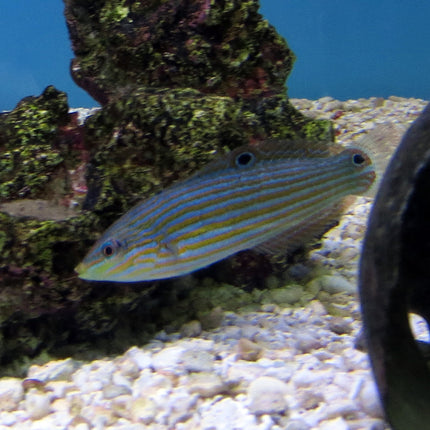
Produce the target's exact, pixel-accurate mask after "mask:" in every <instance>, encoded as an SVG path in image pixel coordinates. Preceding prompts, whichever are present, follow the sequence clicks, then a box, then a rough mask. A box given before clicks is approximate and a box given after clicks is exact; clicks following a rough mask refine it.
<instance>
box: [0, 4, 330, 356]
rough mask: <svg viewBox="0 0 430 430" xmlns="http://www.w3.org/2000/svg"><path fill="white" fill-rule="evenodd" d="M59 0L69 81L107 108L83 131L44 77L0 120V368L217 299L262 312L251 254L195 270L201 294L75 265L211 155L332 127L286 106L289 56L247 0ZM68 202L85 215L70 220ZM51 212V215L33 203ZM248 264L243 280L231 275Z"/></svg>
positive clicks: (175, 323) (189, 286)
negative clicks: (111, 229)
mask: <svg viewBox="0 0 430 430" xmlns="http://www.w3.org/2000/svg"><path fill="white" fill-rule="evenodd" d="M65 3H66V18H67V23H68V26H69V30H70V34H71V39H72V44H73V47H74V50H75V54H76V58H75V59H74V61H73V64H72V75H73V76H74V78H75V80H76V82H78V84H79V85H81V86H82V87H83V88H84V89H86V90H87V91H88V92H89V93H90V94H91V95H93V97H95V98H96V100H98V101H99V102H100V103H101V104H102V105H103V108H102V109H101V110H100V111H99V112H98V113H96V114H95V115H93V116H92V117H91V118H89V119H88V121H86V123H85V125H84V126H79V125H78V124H77V121H76V118H73V116H72V117H71V116H70V115H67V100H66V97H65V95H64V94H63V93H60V92H58V91H57V90H55V89H54V88H53V87H48V89H47V90H46V91H45V92H44V93H43V94H42V96H40V97H38V98H28V99H25V100H23V101H22V102H21V103H20V104H19V105H18V106H17V108H16V109H15V110H14V111H13V112H11V113H9V114H7V115H3V116H2V117H1V118H0V144H1V147H0V148H1V154H0V163H3V166H4V169H3V170H2V172H0V174H2V175H3V176H2V177H1V182H0V191H1V193H0V199H1V200H0V204H1V206H0V208H1V211H2V212H4V213H3V214H2V215H1V216H0V231H1V232H2V234H1V235H0V247H1V249H2V257H1V261H2V263H1V268H0V289H1V291H0V294H1V295H2V303H1V305H0V331H1V333H0V337H1V340H2V342H1V348H0V362H2V363H3V364H4V363H7V362H9V361H11V360H12V359H16V358H17V357H25V356H30V357H31V356H35V355H37V354H39V353H41V352H46V351H47V352H48V353H49V354H56V355H60V356H64V355H68V354H74V355H76V354H78V351H79V352H85V351H84V350H85V346H86V345H91V348H92V350H94V348H100V349H101V350H102V351H103V353H106V352H115V351H120V350H121V349H124V348H126V347H127V346H128V342H129V341H128V339H131V340H130V341H132V342H137V343H141V342H144V341H145V340H147V339H148V338H150V336H151V335H152V334H153V333H154V332H155V331H157V330H159V329H160V328H162V327H164V328H166V327H168V328H169V330H178V329H179V327H180V326H181V325H182V324H183V323H184V322H186V321H189V320H190V319H193V318H199V319H200V320H201V321H202V324H203V322H205V321H206V320H207V319H208V318H209V317H208V315H209V316H210V315H212V314H211V309H213V308H215V309H216V310H217V311H216V312H215V314H216V318H212V316H211V317H210V318H211V321H212V320H216V321H220V320H221V319H222V310H220V309H221V308H224V309H230V310H234V309H235V307H237V308H250V309H252V308H256V307H258V297H259V296H260V294H259V292H258V291H252V289H250V284H252V282H254V284H261V285H263V284H264V276H265V275H266V274H268V273H271V271H272V269H273V266H272V265H270V264H268V263H267V261H265V260H264V259H262V258H261V257H260V256H257V257H255V256H253V255H252V254H251V255H250V254H247V253H242V254H241V256H239V257H238V258H237V259H232V260H230V261H228V262H224V263H221V265H219V266H217V267H215V270H212V271H211V269H206V271H203V272H202V274H200V275H199V274H197V277H198V276H205V275H206V274H210V275H211V276H212V277H213V276H214V275H216V277H217V278H218V279H219V281H218V282H219V284H218V283H217V281H214V280H212V281H211V282H210V288H209V289H210V291H211V292H212V293H211V294H208V288H206V287H203V288H201V289H199V288H198V285H197V284H196V283H194V282H185V281H183V280H169V281H163V282H157V283H145V284H144V285H142V284H126V285H117V284H108V283H101V285H99V284H90V283H86V282H83V281H80V280H78V279H77V278H76V277H75V275H74V274H73V267H74V266H75V265H76V263H77V262H78V261H79V260H80V258H81V257H82V256H83V254H84V253H85V250H86V249H87V248H88V247H89V246H90V244H91V243H92V241H93V240H94V239H95V238H96V237H97V235H98V234H99V233H101V232H102V231H103V230H104V229H105V228H106V227H107V226H108V225H109V224H110V223H111V222H112V221H113V220H114V219H116V218H117V217H119V216H120V215H121V214H122V213H123V212H124V211H126V210H127V209H129V208H130V207H131V205H132V204H134V203H135V202H136V201H137V200H139V199H141V198H144V197H147V196H150V195H151V194H153V193H155V192H156V191H158V190H160V189H161V188H163V187H164V186H166V185H168V184H170V183H171V182H173V181H174V180H177V179H181V178H184V177H187V176H188V175H189V174H191V173H192V172H194V171H195V170H197V169H198V168H200V167H201V166H202V165H203V164H205V163H206V162H207V161H208V160H210V159H212V158H213V156H214V153H215V152H216V151H218V150H224V149H232V148H234V147H236V146H239V145H241V144H244V143H252V142H254V141H258V140H261V139H265V138H271V137H274V138H294V137H307V138H310V139H317V140H322V139H327V140H331V137H332V134H331V126H330V124H329V123H328V122H324V121H315V120H311V119H309V118H306V117H304V116H303V115H301V114H300V113H299V112H297V111H296V110H295V109H294V108H293V107H292V106H291V105H290V104H289V102H288V98H287V95H286V93H285V88H284V82H285V78H286V76H287V74H288V73H289V71H290V69H291V65H292V62H293V59H294V57H293V54H292V53H291V51H290V50H289V48H288V46H287V45H286V43H285V41H284V40H283V39H282V38H281V37H279V35H278V34H277V33H276V31H275V30H274V29H273V27H271V26H270V25H269V24H268V23H267V22H266V21H265V20H263V19H262V17H261V16H260V15H259V14H258V2H257V1H241V2H239V1H225V2H214V1H208V0H204V1H194V2H181V1H163V2H154V1H145V2H142V1H139V2H138V1H134V2H133V1H124V0H116V1H115V0H106V1H91V2H90V1H87V0H66V1H65ZM16 200H18V202H17V201H16ZM81 201H83V205H82V206H81V205H80V202H81ZM29 202H30V203H29ZM41 202H43V203H41ZM62 205H63V206H64V205H67V206H70V205H72V206H73V207H74V205H78V209H79V208H83V210H75V213H72V214H70V213H69V210H68V211H67V214H64V211H62V210H60V209H58V208H59V207H61V206H62ZM55 206H57V209H56V210H55V215H56V216H55V217H54V216H52V217H51V218H50V217H49V216H46V210H45V212H43V211H41V210H40V208H41V207H44V208H46V207H48V208H49V210H54V209H53V207H55ZM17 208H18V210H17ZM69 209H70V208H69ZM72 211H73V210H72ZM42 212H43V215H41V213H42ZM245 266H246V274H245V277H243V270H237V269H240V268H242V269H243V267H245ZM261 267H264V268H265V269H264V270H261ZM249 268H251V269H252V270H250V269H249ZM219 269H222V270H219ZM220 272H222V274H221V275H220ZM236 273H239V274H241V276H239V277H235V276H234V275H235V274H236ZM254 275H255V276H254ZM231 284H233V285H231ZM243 285H246V286H247V290H243V289H241V287H242V286H243ZM154 286H157V288H153V287H154ZM218 289H219V291H217V290H218ZM220 306H221V308H220ZM171 309H175V312H174V313H173V312H172V311H171ZM212 313H213V312H212ZM210 324H213V323H210ZM205 325H207V322H205ZM100 335H104V336H100ZM106 335H108V336H109V339H110V341H109V342H106V340H105V339H106V337H105V336H106ZM77 343H79V344H81V347H80V348H77V347H76V346H75V347H74V346H73V345H76V344H77Z"/></svg>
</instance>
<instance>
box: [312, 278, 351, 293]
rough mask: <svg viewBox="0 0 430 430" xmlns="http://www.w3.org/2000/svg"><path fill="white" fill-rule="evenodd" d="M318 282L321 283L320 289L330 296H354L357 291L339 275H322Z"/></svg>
mask: <svg viewBox="0 0 430 430" xmlns="http://www.w3.org/2000/svg"><path fill="white" fill-rule="evenodd" d="M319 282H320V283H321V287H322V289H323V290H324V291H327V293H330V294H337V293H348V294H354V293H355V292H356V291H357V288H356V286H355V285H353V284H351V282H349V281H348V280H347V279H346V278H344V277H343V276H339V275H323V276H321V277H320V278H319Z"/></svg>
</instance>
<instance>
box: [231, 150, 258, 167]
mask: <svg viewBox="0 0 430 430" xmlns="http://www.w3.org/2000/svg"><path fill="white" fill-rule="evenodd" d="M254 161H255V155H254V154H253V153H252V152H241V153H240V154H238V155H237V156H236V160H235V162H236V166H237V167H246V166H251V165H252V164H254Z"/></svg>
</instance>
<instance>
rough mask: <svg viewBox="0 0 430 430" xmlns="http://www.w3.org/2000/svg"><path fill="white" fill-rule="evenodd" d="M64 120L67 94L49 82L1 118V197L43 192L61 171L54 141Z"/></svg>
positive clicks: (60, 158) (66, 109) (39, 194)
mask: <svg viewBox="0 0 430 430" xmlns="http://www.w3.org/2000/svg"><path fill="white" fill-rule="evenodd" d="M67 122H68V105H67V97H66V95H65V93H62V92H60V91H58V90H56V89H55V88H54V87H52V86H50V87H47V88H46V89H45V91H44V92H43V94H42V95H41V96H40V97H28V98H26V99H24V100H22V101H21V102H20V103H19V104H18V106H17V107H16V108H15V109H14V110H13V111H12V112H11V113H9V114H6V115H4V117H1V118H0V148H1V154H0V199H3V200H5V199H11V198H16V197H24V196H26V197H37V196H41V195H43V194H44V193H45V191H46V186H47V185H48V184H49V183H50V182H51V181H52V179H53V178H54V177H55V176H56V175H58V174H59V172H60V171H61V165H62V163H63V161H64V158H63V155H62V154H61V151H60V150H59V149H56V148H54V147H53V142H54V141H55V139H56V137H57V135H58V128H59V127H60V126H61V125H65V124H66V123H67Z"/></svg>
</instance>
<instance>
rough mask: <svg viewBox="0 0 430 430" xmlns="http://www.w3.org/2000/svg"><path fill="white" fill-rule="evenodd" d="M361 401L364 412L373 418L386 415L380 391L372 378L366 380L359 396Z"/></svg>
mask: <svg viewBox="0 0 430 430" xmlns="http://www.w3.org/2000/svg"><path fill="white" fill-rule="evenodd" d="M358 398H359V402H360V403H361V407H362V408H363V410H364V412H366V413H367V414H368V415H370V416H371V417H373V418H382V417H383V416H384V413H383V410H382V406H381V401H380V399H379V393H378V390H377V388H376V385H375V383H374V382H373V381H372V380H368V381H366V382H365V384H364V385H363V387H362V388H361V391H360V394H359V396H358Z"/></svg>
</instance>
